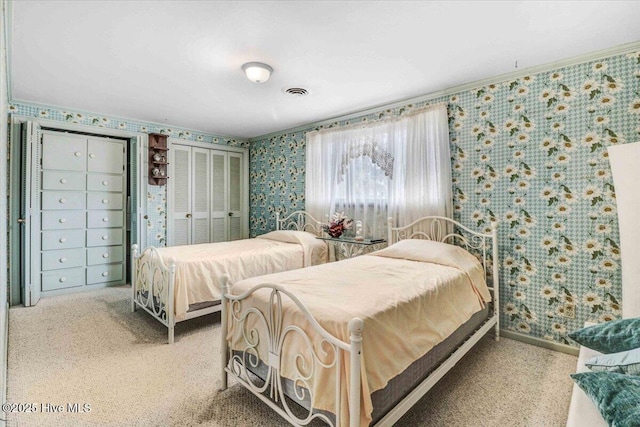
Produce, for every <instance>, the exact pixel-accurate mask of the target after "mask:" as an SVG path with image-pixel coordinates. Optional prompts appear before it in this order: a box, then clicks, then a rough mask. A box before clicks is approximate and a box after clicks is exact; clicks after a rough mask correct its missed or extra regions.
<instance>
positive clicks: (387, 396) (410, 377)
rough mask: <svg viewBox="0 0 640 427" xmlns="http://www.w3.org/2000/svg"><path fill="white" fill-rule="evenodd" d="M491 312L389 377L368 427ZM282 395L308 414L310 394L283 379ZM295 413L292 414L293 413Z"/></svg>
mask: <svg viewBox="0 0 640 427" xmlns="http://www.w3.org/2000/svg"><path fill="white" fill-rule="evenodd" d="M490 315H491V310H490V308H489V307H488V306H486V307H485V308H484V309H482V310H480V311H478V312H477V313H475V314H474V315H473V316H472V317H471V318H470V319H469V320H467V321H466V322H465V323H464V324H462V325H461V326H460V327H459V328H458V329H456V330H455V331H454V332H453V333H452V334H451V335H449V336H448V337H447V338H446V339H445V340H444V341H442V342H441V343H440V344H438V345H436V346H435V347H433V348H432V349H431V350H430V351H429V352H428V353H427V354H425V355H424V356H422V357H421V358H420V359H418V360H416V361H415V362H413V363H412V364H411V365H410V366H409V367H408V368H407V369H405V370H404V371H403V372H402V373H401V374H399V375H397V376H395V377H394V378H392V379H391V380H390V381H389V383H388V384H387V386H386V387H385V388H383V389H380V390H377V391H375V392H374V393H373V394H372V395H371V401H372V402H373V413H372V419H373V420H372V422H371V425H374V424H375V423H377V422H378V421H379V420H380V419H381V418H382V417H384V416H385V415H386V414H387V413H388V412H389V411H390V410H391V409H393V408H394V407H395V406H396V405H397V404H398V403H399V402H400V401H401V400H402V399H403V398H404V397H405V396H407V394H409V392H411V390H413V389H414V388H415V387H416V386H417V385H418V384H420V383H421V382H422V381H424V379H425V378H427V377H428V376H429V374H430V373H431V372H433V371H434V370H435V369H436V368H438V366H440V364H441V363H442V362H444V361H445V360H446V359H447V358H448V357H449V355H450V354H451V353H453V352H454V351H455V350H456V349H457V348H458V347H460V345H462V344H463V343H464V342H465V341H466V340H467V338H469V337H470V336H471V335H472V334H473V333H474V332H475V331H476V330H478V329H479V328H480V327H481V326H482V325H483V324H484V323H485V322H486V321H487V320H488V319H489V317H490ZM233 353H234V355H237V356H238V355H240V352H237V351H234V352H233ZM250 372H251V373H252V374H253V375H252V378H253V380H254V381H256V380H258V379H260V380H261V381H264V378H265V377H266V375H267V366H266V365H265V364H264V363H262V361H258V362H257V366H256V367H253V368H250ZM284 382H285V384H284V389H285V394H286V396H287V397H288V398H289V399H288V401H289V402H291V403H294V404H297V405H299V406H301V407H302V408H303V412H304V411H308V410H309V407H310V406H311V403H310V401H309V393H308V392H306V390H305V393H298V394H299V395H302V396H304V399H297V398H296V394H295V393H294V390H293V382H292V381H291V380H289V379H286V378H285V380H284ZM294 412H295V411H294ZM316 412H319V413H322V414H323V415H325V416H326V417H327V418H329V419H330V420H331V421H332V422H333V423H335V415H334V414H332V413H330V412H328V411H322V410H314V413H316Z"/></svg>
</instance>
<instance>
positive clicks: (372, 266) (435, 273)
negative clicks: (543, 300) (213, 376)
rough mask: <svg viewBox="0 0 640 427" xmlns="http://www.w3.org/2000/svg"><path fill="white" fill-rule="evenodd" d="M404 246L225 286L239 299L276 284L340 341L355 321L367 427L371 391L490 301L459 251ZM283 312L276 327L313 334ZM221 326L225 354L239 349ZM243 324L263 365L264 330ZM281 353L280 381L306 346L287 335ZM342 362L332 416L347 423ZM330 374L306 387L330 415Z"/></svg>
mask: <svg viewBox="0 0 640 427" xmlns="http://www.w3.org/2000/svg"><path fill="white" fill-rule="evenodd" d="M406 242H408V243H402V242H400V243H397V244H396V245H392V246H391V247H389V248H387V249H384V250H382V251H378V252H374V253H372V254H370V255H365V256H361V257H358V258H354V259H349V260H345V261H341V262H335V263H329V264H324V265H320V266H316V267H312V268H307V269H304V270H294V271H287V272H283V273H277V274H272V275H268V276H262V277H255V278H252V279H248V280H243V281H241V282H239V283H236V284H235V285H234V286H233V287H232V293H233V294H235V295H239V294H241V293H242V292H244V291H247V290H249V289H250V288H252V287H253V286H256V285H259V284H264V283H272V284H278V285H281V286H283V287H284V288H285V289H287V290H288V291H290V292H292V293H293V294H294V295H296V296H297V297H298V298H299V299H300V300H301V301H302V302H303V304H304V305H305V306H306V307H307V308H308V310H309V311H310V312H311V313H312V315H313V316H314V317H315V319H316V320H317V321H318V322H319V324H320V325H321V326H322V327H324V328H325V329H326V330H327V331H328V332H329V333H330V334H332V335H334V336H335V337H337V338H339V339H340V340H342V341H344V342H347V343H348V342H349V332H348V327H347V324H348V322H349V320H350V319H352V318H354V317H359V318H361V319H362V320H363V321H364V325H365V326H364V331H363V341H362V344H363V351H362V387H361V390H362V393H361V394H362V402H361V408H362V411H361V425H369V423H370V421H371V413H372V410H373V408H372V403H371V398H370V395H371V393H373V392H374V391H376V390H379V389H382V388H384V387H385V386H386V384H387V382H388V381H389V380H390V379H392V378H394V377H395V376H397V375H398V374H400V373H401V372H402V371H404V370H405V369H406V368H407V367H408V366H409V365H410V364H411V363H412V362H413V361H415V360H417V359H418V358H420V357H421V356H423V355H424V354H425V353H427V352H428V351H429V350H430V349H431V348H432V347H434V346H435V345H437V344H438V343H440V342H441V341H443V340H444V339H445V338H446V337H447V336H449V335H450V334H451V333H452V332H453V331H454V330H455V329H457V328H458V327H459V326H460V325H462V324H463V323H464V322H466V321H467V320H468V319H469V318H471V316H472V315H473V314H474V313H475V312H477V311H479V310H480V309H481V308H482V306H483V305H484V302H488V301H489V300H490V293H489V290H488V288H487V285H486V283H485V281H484V274H483V270H482V267H481V265H480V263H479V262H478V261H477V260H476V259H475V257H473V256H472V255H471V254H469V253H468V252H467V251H465V250H464V249H462V248H458V247H456V246H452V245H447V244H444V243H438V242H430V241H424V240H421V241H417V240H414V241H406ZM414 242H417V243H414ZM269 293H270V292H269V290H265V289H263V290H260V291H257V292H256V293H255V294H254V297H253V298H252V300H251V304H252V305H255V306H257V307H260V308H261V309H263V310H266V307H267V301H268V298H269ZM256 299H258V300H259V301H256ZM247 307H248V306H247V305H246V303H245V304H243V308H245V309H246V308H247ZM283 310H284V315H283V319H284V325H289V324H295V325H298V326H300V327H301V328H302V329H303V330H304V331H305V332H306V333H307V334H309V335H310V336H316V335H314V334H313V333H312V328H311V326H310V325H309V323H308V322H307V321H306V319H305V318H304V316H303V315H302V313H301V312H300V311H299V310H297V309H295V306H294V303H293V302H292V301H291V300H289V299H288V298H286V297H283ZM229 325H230V330H229V333H228V335H227V338H228V339H229V340H230V342H231V348H232V349H234V350H239V349H242V348H244V347H243V344H242V343H243V341H242V340H241V333H240V331H239V328H235V329H233V328H232V325H233V322H231V321H229ZM248 326H250V327H256V328H258V330H260V331H261V332H260V334H261V343H260V346H259V347H258V350H259V355H260V358H261V359H262V360H267V356H266V355H267V354H268V353H267V350H266V348H265V347H264V346H266V343H265V341H266V339H265V338H266V335H263V334H265V333H266V332H265V331H264V328H263V327H262V326H260V322H258V321H256V316H253V320H251V319H250V320H249V324H248ZM245 330H248V328H245ZM314 345H315V346H316V351H317V349H319V348H320V340H318V339H315V340H314ZM282 348H283V350H282V353H281V355H280V357H281V358H282V362H281V366H282V375H283V376H284V377H286V378H289V379H294V378H296V370H295V369H294V367H295V366H296V365H295V362H296V361H295V360H294V359H295V357H296V354H298V353H302V354H309V353H308V351H306V350H305V348H307V346H306V345H305V344H304V343H303V342H302V340H301V339H299V337H297V336H296V334H289V335H288V337H287V338H286V339H285V340H284V341H283V345H282ZM345 356H346V357H343V360H342V372H341V374H340V375H341V377H342V379H343V386H342V389H341V402H342V403H341V406H342V413H341V414H340V417H341V422H342V423H343V425H348V406H347V405H348V400H347V399H348V381H349V365H348V363H349V361H348V354H347V355H345ZM299 362H300V361H298V365H299V366H300V363H299ZM306 366H307V368H308V367H309V366H310V365H309V364H307V365H306ZM333 375H335V372H333V373H332V372H328V370H326V369H325V370H323V372H322V373H321V374H320V375H319V376H318V377H317V378H314V380H313V381H312V382H311V383H310V384H309V385H308V387H309V388H310V389H311V392H312V393H311V394H312V406H313V407H314V408H318V409H323V410H327V411H330V412H333V413H335V403H334V397H333V396H334V392H333V391H334V390H335V379H334V377H333Z"/></svg>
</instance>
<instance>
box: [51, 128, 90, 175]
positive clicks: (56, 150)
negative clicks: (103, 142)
mask: <svg viewBox="0 0 640 427" xmlns="http://www.w3.org/2000/svg"><path fill="white" fill-rule="evenodd" d="M42 168H43V169H56V170H65V171H85V170H87V140H86V138H85V137H82V136H79V135H61V134H58V133H57V134H55V135H53V134H48V133H45V134H44V135H43V136H42Z"/></svg>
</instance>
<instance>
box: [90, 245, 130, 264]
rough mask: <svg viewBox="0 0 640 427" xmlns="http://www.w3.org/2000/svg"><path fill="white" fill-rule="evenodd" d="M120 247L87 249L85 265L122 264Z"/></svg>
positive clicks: (121, 249)
mask: <svg viewBox="0 0 640 427" xmlns="http://www.w3.org/2000/svg"><path fill="white" fill-rule="evenodd" d="M123 255H124V254H123V248H122V246H103V247H99V248H89V249H87V265H96V264H109V263H112V262H122V259H123V258H122V257H123Z"/></svg>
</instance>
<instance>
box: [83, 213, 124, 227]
mask: <svg viewBox="0 0 640 427" xmlns="http://www.w3.org/2000/svg"><path fill="white" fill-rule="evenodd" d="M123 223H124V215H123V213H122V212H109V211H89V212H88V213H87V227H88V228H104V227H122V224H123Z"/></svg>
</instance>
